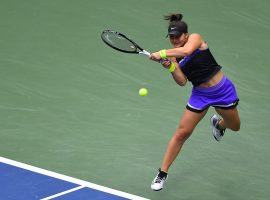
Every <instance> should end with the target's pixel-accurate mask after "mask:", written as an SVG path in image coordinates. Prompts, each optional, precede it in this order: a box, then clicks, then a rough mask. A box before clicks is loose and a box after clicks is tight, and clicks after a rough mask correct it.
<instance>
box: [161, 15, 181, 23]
mask: <svg viewBox="0 0 270 200" xmlns="http://www.w3.org/2000/svg"><path fill="white" fill-rule="evenodd" d="M182 18H183V15H182V14H181V13H172V14H169V15H165V16H164V19H165V20H168V21H169V22H173V21H181V20H182Z"/></svg>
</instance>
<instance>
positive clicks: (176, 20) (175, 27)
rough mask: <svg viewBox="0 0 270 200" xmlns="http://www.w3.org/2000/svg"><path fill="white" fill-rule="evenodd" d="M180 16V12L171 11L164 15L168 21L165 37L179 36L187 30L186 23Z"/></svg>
mask: <svg viewBox="0 0 270 200" xmlns="http://www.w3.org/2000/svg"><path fill="white" fill-rule="evenodd" d="M182 18H183V15H182V14H181V13H172V14H169V15H165V16H164V19H165V20H168V21H169V26H168V34H167V37H168V36H169V35H175V36H180V35H182V34H183V33H187V32H188V25H187V24H186V22H184V21H182Z"/></svg>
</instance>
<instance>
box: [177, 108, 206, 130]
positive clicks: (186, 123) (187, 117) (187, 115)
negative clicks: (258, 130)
mask: <svg viewBox="0 0 270 200" xmlns="http://www.w3.org/2000/svg"><path fill="white" fill-rule="evenodd" d="M207 110H208V109H205V110H204V111H202V112H200V113H197V112H192V111H190V110H188V109H186V110H185V111H184V114H183V116H182V118H181V119H180V122H179V127H178V129H184V130H185V131H187V132H190V133H191V132H192V131H193V129H194V128H195V127H196V126H197V124H198V123H199V122H200V121H201V119H202V118H203V117H204V116H205V114H206V113H207Z"/></svg>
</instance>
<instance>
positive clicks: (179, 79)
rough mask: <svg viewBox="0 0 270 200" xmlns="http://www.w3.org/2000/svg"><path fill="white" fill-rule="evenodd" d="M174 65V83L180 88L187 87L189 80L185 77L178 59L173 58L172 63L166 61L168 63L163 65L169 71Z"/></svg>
mask: <svg viewBox="0 0 270 200" xmlns="http://www.w3.org/2000/svg"><path fill="white" fill-rule="evenodd" d="M172 63H173V65H174V67H173V71H172V72H171V74H172V77H173V79H174V81H175V82H176V83H177V84H178V85H180V86H185V85H186V83H187V78H186V76H185V75H184V73H183V72H182V70H181V69H180V67H179V64H178V62H177V60H176V58H174V57H171V58H170V61H169V60H166V61H163V62H162V63H161V64H162V65H163V67H165V68H167V69H169V68H170V67H171V66H172Z"/></svg>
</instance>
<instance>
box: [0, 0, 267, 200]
mask: <svg viewBox="0 0 270 200" xmlns="http://www.w3.org/2000/svg"><path fill="white" fill-rule="evenodd" d="M269 9H270V1H268V0H258V1H252V0H227V1H225V0H205V1H202V0H191V1H184V0H170V1H167V2H165V1H161V0H144V1H142V0H138V1H135V0H133V1H131V0H113V1H102V0H79V1H76V0H26V1H19V0H17V1H16V0H12V1H9V0H0V68H1V73H0V93H1V94H0V111H1V115H0V124H1V125H0V141H1V145H0V156H3V157H7V158H10V159H13V160H17V161H20V162H24V163H27V164H31V165H34V166H37V167H40V168H44V169H48V170H51V171H55V172H58V173H61V174H65V175H68V176H72V177H76V178H79V179H83V180H86V181H90V182H93V183H96V184H100V185H104V186H106V187H111V188H114V189H117V190H121V191H124V192H128V193H132V194H136V195H139V196H143V197H145V198H149V199H153V200H178V199H184V200H255V199H256V200H259V199H260V200H263V199H269V195H270V192H269V184H270V170H269V169H270V153H269V149H270V140H269V138H270V137H269V124H268V123H269V119H270V118H269V110H270V104H269V102H270V95H269V85H270V81H269V77H268V76H269V74H270V65H269V59H268V58H269V55H268V54H269V50H270V48H269V47H270V40H269V35H270V14H269ZM175 11H181V12H183V14H184V20H185V21H186V22H187V23H188V24H189V30H190V32H199V33H201V34H202V36H203V37H204V39H205V40H206V41H207V42H208V44H209V46H210V49H211V50H212V53H213V54H214V56H215V57H216V60H217V61H218V62H219V63H220V64H221V65H222V66H223V72H225V74H226V75H227V76H228V77H229V78H230V79H231V80H233V82H234V83H235V85H236V87H237V90H238V94H239V97H240V104H239V107H238V108H239V112H240V115H241V121H242V126H241V130H240V131H239V132H238V133H234V132H232V131H227V132H226V136H225V137H224V140H223V141H222V142H220V143H217V142H215V141H214V139H213V137H212V135H211V130H210V126H209V118H210V116H211V115H212V114H213V113H214V110H213V109H210V110H209V112H208V114H207V115H206V116H205V118H204V119H203V120H202V121H201V123H200V124H199V125H198V127H197V128H196V129H195V131H194V133H193V135H192V136H191V137H190V138H189V140H188V142H187V143H186V144H185V145H184V148H183V151H182V153H181V155H180V156H179V157H178V159H177V160H176V161H175V163H174V164H173V166H172V167H171V170H170V173H169V179H168V181H167V183H166V188H165V189H164V190H163V191H160V192H153V191H151V189H150V184H151V181H152V179H153V178H154V176H155V175H156V171H157V168H158V167H160V164H161V160H162V157H163V153H164V151H165V148H166V146H167V143H168V141H169V139H170V137H171V136H172V134H173V132H174V130H175V128H176V127H177V125H178V121H179V119H180V117H181V114H182V112H183V110H184V109H185V105H186V102H187V100H188V97H189V94H190V91H191V84H188V85H187V86H186V87H179V86H177V85H176V84H175V83H174V81H173V80H172V78H171V76H170V74H169V72H168V71H166V70H165V69H163V68H162V67H161V66H160V65H159V64H157V63H154V62H151V61H149V60H148V59H146V58H145V57H142V56H136V55H127V54H123V53H119V52H117V51H115V50H112V49H110V48H108V47H107V46H106V45H105V44H104V43H103V42H102V41H101V39H100V33H101V32H102V30H103V29H107V28H108V29H114V30H118V31H120V32H123V33H125V34H127V35H129V36H130V37H131V38H133V39H134V40H136V41H137V42H138V43H139V44H141V46H143V47H144V48H146V49H147V50H149V51H156V50H160V49H164V48H169V47H170V44H169V41H167V40H166V39H165V35H166V30H167V27H166V26H167V24H166V23H167V22H165V21H164V20H163V19H162V17H163V15H164V14H168V13H170V12H175ZM141 87H146V88H147V89H148V91H149V95H148V96H146V97H140V96H139V95H138V90H139V88H141Z"/></svg>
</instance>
